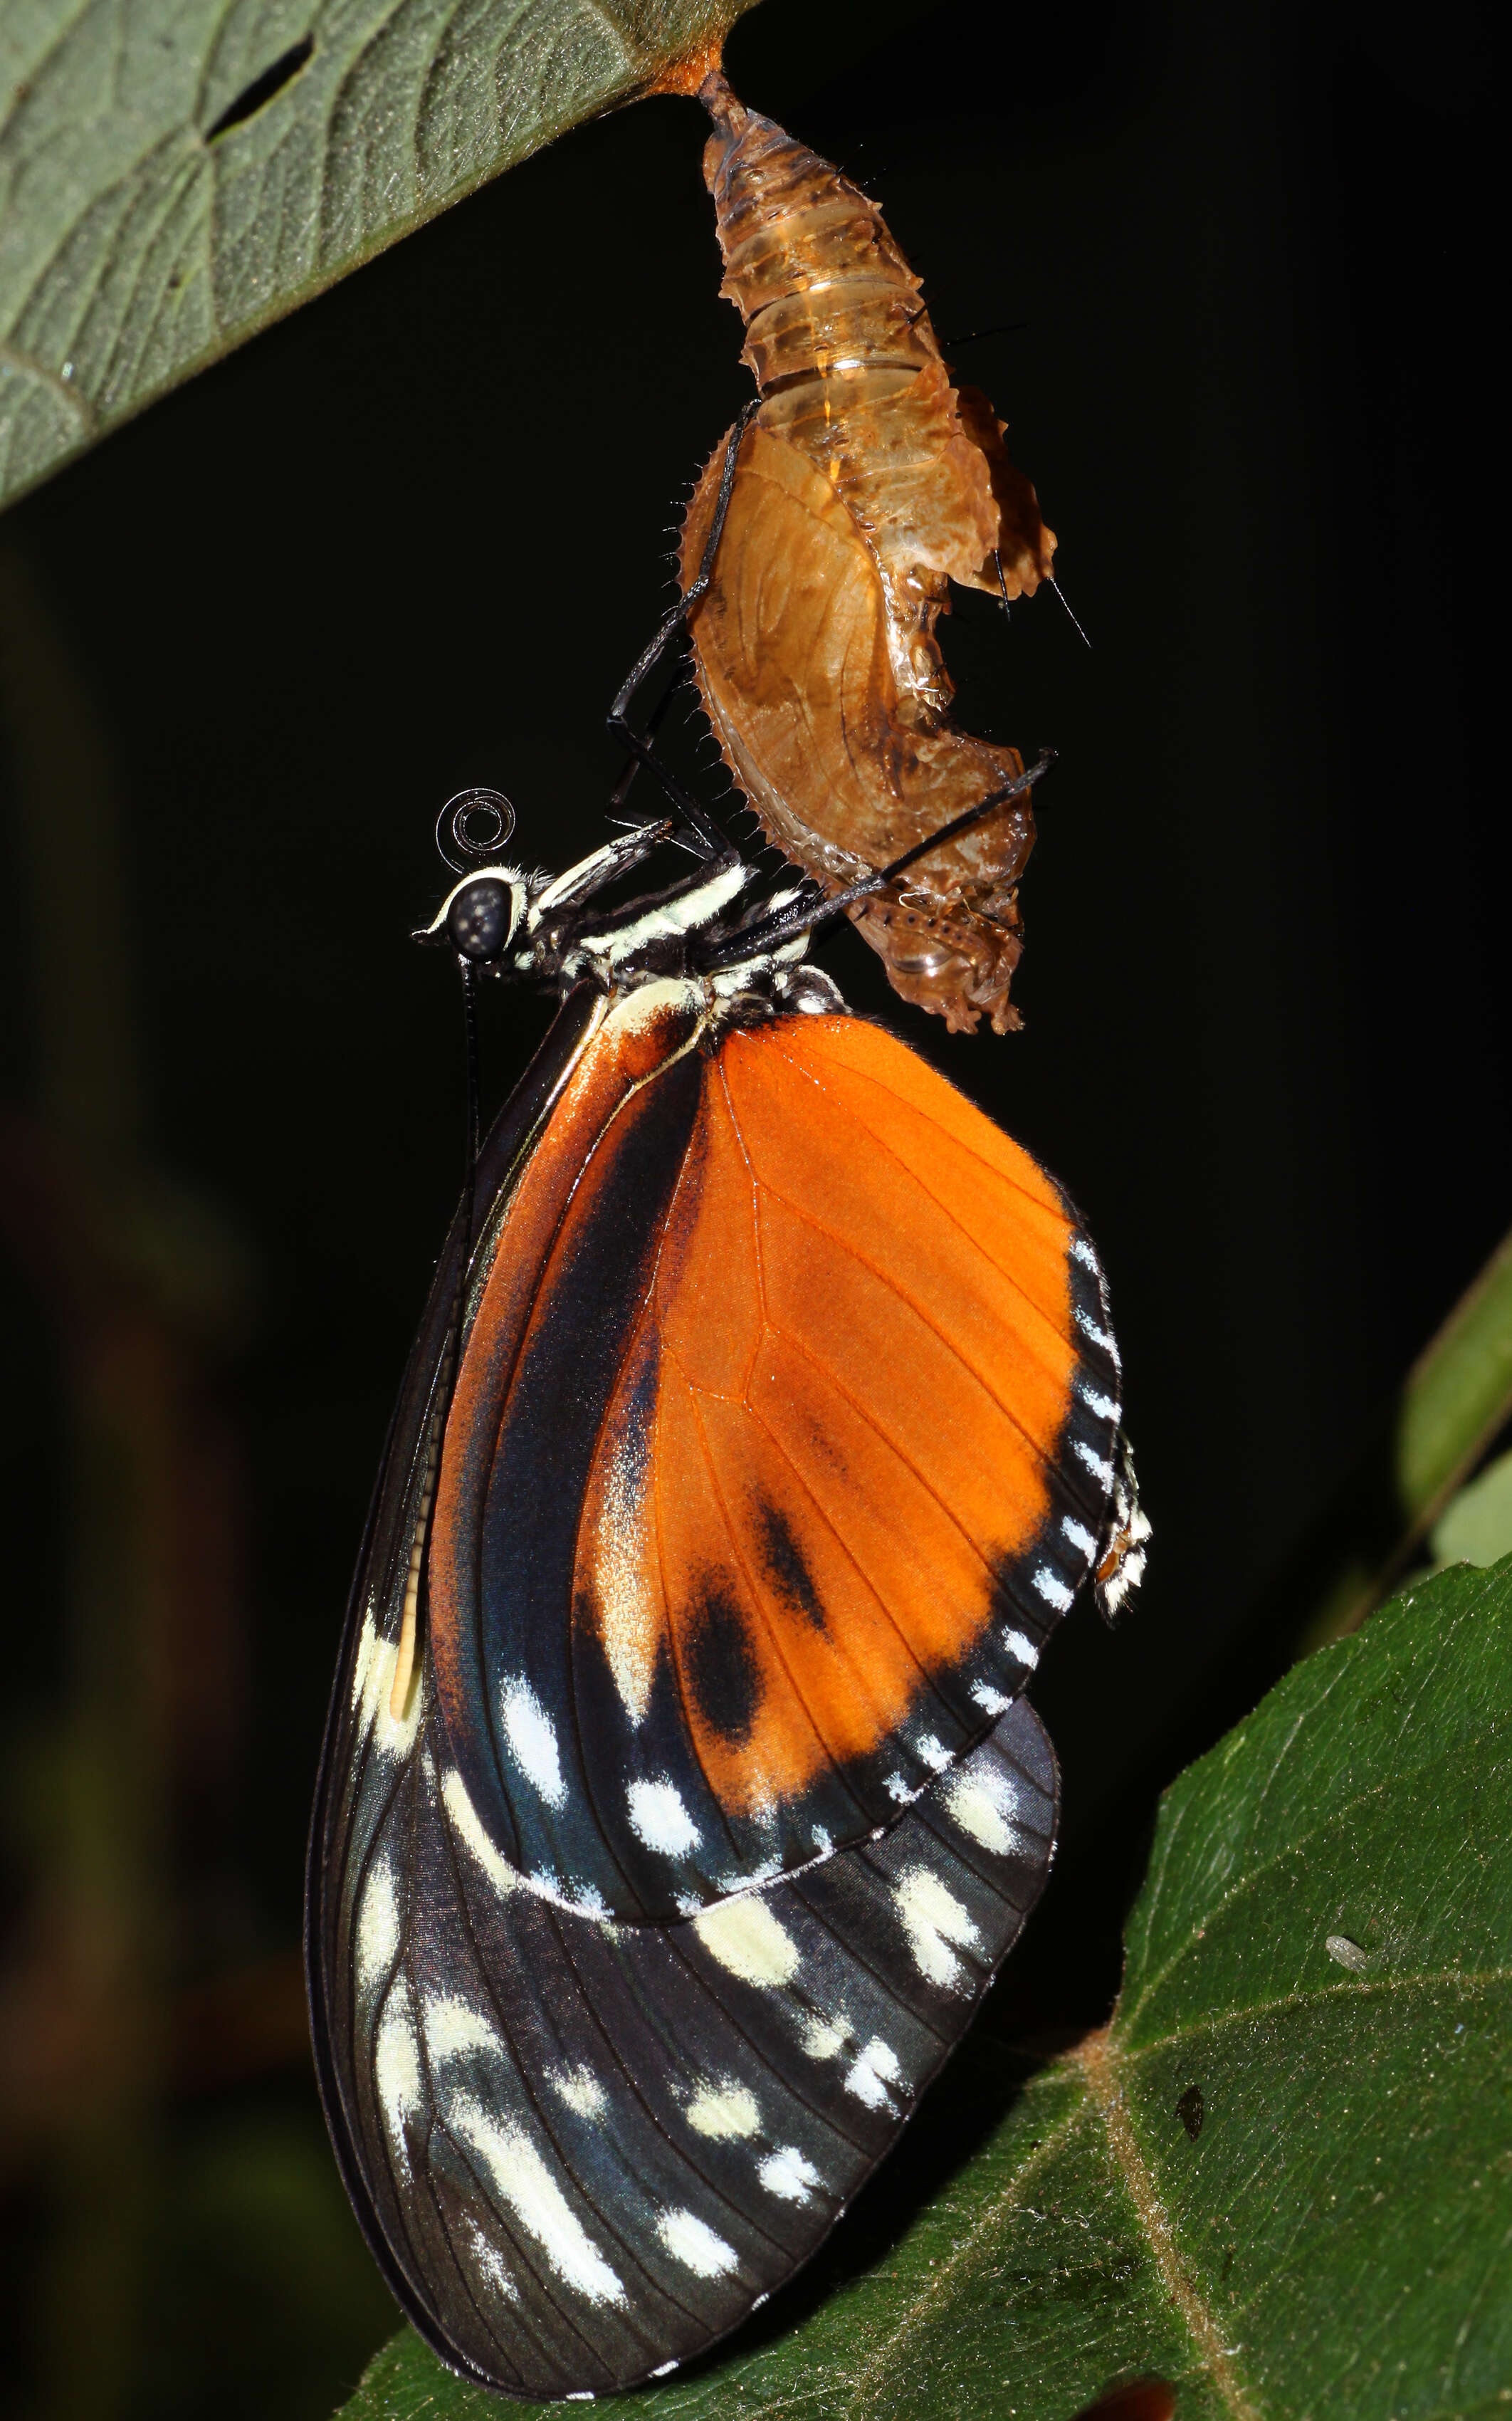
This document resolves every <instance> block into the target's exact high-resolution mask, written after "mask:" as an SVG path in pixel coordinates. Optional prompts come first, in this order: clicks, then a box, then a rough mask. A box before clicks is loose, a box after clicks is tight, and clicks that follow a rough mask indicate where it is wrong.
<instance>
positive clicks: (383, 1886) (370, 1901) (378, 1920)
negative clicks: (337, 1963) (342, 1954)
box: [357, 1858, 399, 1992]
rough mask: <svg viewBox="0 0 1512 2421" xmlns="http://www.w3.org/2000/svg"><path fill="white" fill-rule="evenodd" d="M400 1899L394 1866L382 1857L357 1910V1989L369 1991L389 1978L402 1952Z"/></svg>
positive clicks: (366, 1886)
mask: <svg viewBox="0 0 1512 2421" xmlns="http://www.w3.org/2000/svg"><path fill="white" fill-rule="evenodd" d="M398 1948H399V1903H398V1895H397V1892H396V1891H395V1888H394V1869H393V1867H391V1866H390V1865H389V1863H388V1860H387V1859H386V1858H381V1859H380V1860H379V1861H378V1863H377V1864H376V1865H375V1866H374V1867H373V1869H372V1871H371V1873H370V1874H369V1875H368V1878H367V1881H366V1883H365V1884H364V1886H363V1896H362V1903H361V1906H360V1907H359V1908H358V1911H357V1990H358V1991H359V1992H369V1991H372V1989H373V1987H374V1985H375V1984H381V1983H382V1982H383V1981H384V1979H385V1978H386V1976H387V1975H388V1973H389V1970H390V1968H391V1967H392V1966H393V1964H394V1961H395V1960H396V1959H397V1956H398Z"/></svg>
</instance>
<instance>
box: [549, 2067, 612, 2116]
mask: <svg viewBox="0 0 1512 2421" xmlns="http://www.w3.org/2000/svg"><path fill="white" fill-rule="evenodd" d="M546 2082H547V2084H548V2085H550V2086H551V2088H552V2091H553V2093H554V2094H556V2095H558V2096H559V2097H560V2099H561V2100H562V2101H565V2102H566V2103H567V2106H568V2108H569V2110H575V2111H576V2112H577V2115H578V2116H579V2117H580V2118H597V2117H598V2116H600V2112H601V2111H604V2110H606V2109H607V2108H608V2106H609V2096H608V2095H607V2093H605V2091H604V2089H603V2086H602V2085H601V2084H600V2081H599V2079H598V2077H596V2076H595V2074H594V2072H593V2070H592V2069H591V2068H588V2067H587V2066H585V2065H580V2066H579V2067H577V2068H554V2069H549V2070H547V2075H546Z"/></svg>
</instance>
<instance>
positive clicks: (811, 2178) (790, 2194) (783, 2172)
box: [756, 2144, 819, 2202]
mask: <svg viewBox="0 0 1512 2421" xmlns="http://www.w3.org/2000/svg"><path fill="white" fill-rule="evenodd" d="M756 2176H757V2177H758V2178H759V2179H760V2180H761V2182H762V2184H763V2185H764V2186H765V2187H766V2190H767V2192H768V2194H770V2195H776V2196H777V2198H778V2200H779V2201H780V2202H807V2200H808V2198H809V2195H810V2194H811V2193H812V2192H813V2190H814V2188H815V2187H816V2186H817V2185H818V2182H819V2173H818V2169H817V2168H816V2167H815V2166H814V2164H813V2163H812V2161H808V2160H805V2159H804V2157H803V2153H802V2152H801V2151H800V2150H799V2148H798V2147H797V2145H796V2144H779V2145H778V2147H777V2148H776V2150H775V2151H774V2152H770V2153H769V2154H768V2156H767V2158H766V2159H765V2160H764V2161H763V2162H762V2163H761V2165H760V2167H759V2168H758V2169H757V2171H756Z"/></svg>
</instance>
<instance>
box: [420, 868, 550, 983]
mask: <svg viewBox="0 0 1512 2421" xmlns="http://www.w3.org/2000/svg"><path fill="white" fill-rule="evenodd" d="M544 881H545V878H544V877H539V878H538V879H537V881H536V882H535V883H534V885H533V884H532V882H531V878H530V877H529V876H528V875H526V874H523V873H522V871H521V869H520V867H517V866H480V867H477V868H476V870H475V872H474V873H471V874H464V875H463V877H462V880H461V881H460V882H458V883H455V884H454V885H453V886H452V888H451V890H450V891H449V892H448V893H447V894H446V897H445V898H444V900H443V901H442V903H441V906H440V907H439V908H438V909H437V911H436V913H435V915H434V916H433V917H432V918H431V920H430V923H429V925H427V926H425V927H424V928H423V929H422V930H421V931H419V932H418V933H416V935H415V939H416V941H418V942H439V943H443V944H444V945H446V946H447V947H448V948H450V949H453V950H455V951H456V953H457V955H458V957H459V958H460V959H462V960H465V961H467V962H468V963H469V964H470V965H473V966H479V967H482V966H499V965H501V964H502V963H504V962H506V961H507V958H508V955H509V945H510V944H511V942H512V941H513V940H514V938H515V936H516V934H517V933H518V932H519V931H520V929H521V927H522V925H523V923H524V921H525V918H526V916H527V914H528V913H529V908H530V898H531V892H532V889H533V888H535V889H537V890H539V889H541V888H542V887H543V885H544Z"/></svg>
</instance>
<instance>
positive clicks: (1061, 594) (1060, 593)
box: [1050, 580, 1092, 648]
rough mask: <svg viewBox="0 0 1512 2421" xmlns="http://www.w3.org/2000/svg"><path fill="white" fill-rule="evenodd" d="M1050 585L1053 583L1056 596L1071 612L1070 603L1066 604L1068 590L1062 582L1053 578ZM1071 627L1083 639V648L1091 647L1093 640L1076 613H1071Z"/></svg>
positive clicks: (1069, 612)
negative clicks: (1084, 629)
mask: <svg viewBox="0 0 1512 2421" xmlns="http://www.w3.org/2000/svg"><path fill="white" fill-rule="evenodd" d="M1050 585H1051V586H1052V588H1053V590H1054V591H1055V594H1056V596H1057V597H1058V598H1059V599H1060V601H1061V603H1062V604H1063V605H1066V611H1067V612H1068V614H1071V609H1070V607H1069V605H1067V604H1066V591H1065V589H1064V588H1063V587H1062V586H1061V585H1060V582H1059V581H1058V580H1052V582H1051V584H1050ZM1071 628H1072V630H1073V631H1074V632H1075V633H1076V635H1077V637H1078V638H1079V639H1080V640H1081V642H1082V645H1083V648H1090V647H1091V645H1092V642H1091V640H1090V639H1089V638H1088V637H1087V634H1086V633H1085V632H1084V631H1083V628H1082V625H1081V623H1080V622H1079V621H1078V620H1077V618H1076V616H1075V615H1074V614H1071Z"/></svg>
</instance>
